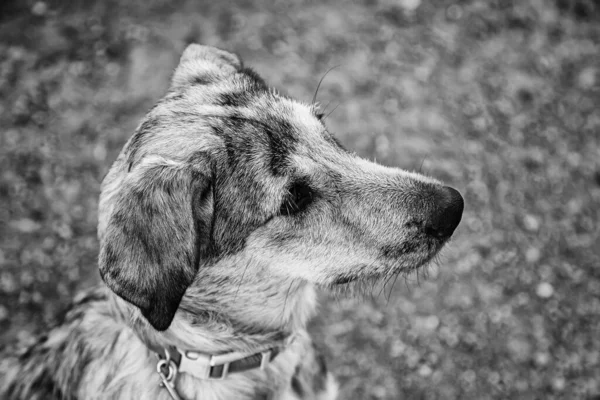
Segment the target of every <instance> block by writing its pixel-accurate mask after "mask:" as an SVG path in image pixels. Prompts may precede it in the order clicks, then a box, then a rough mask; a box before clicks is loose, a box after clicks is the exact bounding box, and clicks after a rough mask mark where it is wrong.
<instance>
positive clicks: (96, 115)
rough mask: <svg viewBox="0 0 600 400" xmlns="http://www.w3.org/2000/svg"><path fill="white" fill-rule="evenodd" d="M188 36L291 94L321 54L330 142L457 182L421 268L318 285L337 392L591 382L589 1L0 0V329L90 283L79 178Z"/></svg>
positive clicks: (131, 117) (15, 332) (429, 394)
mask: <svg viewBox="0 0 600 400" xmlns="http://www.w3.org/2000/svg"><path fill="white" fill-rule="evenodd" d="M192 41H195V42H200V43H204V44H211V45H217V46H220V47H223V48H228V49H230V50H233V51H236V52H238V53H239V54H240V55H241V56H242V57H243V58H244V59H245V60H246V63H247V64H248V65H251V66H253V67H255V69H256V70H257V71H258V72H259V73H260V74H261V75H263V76H264V77H265V78H266V79H267V81H268V82H269V83H270V84H272V85H274V86H276V87H278V88H280V89H282V90H284V91H286V92H287V93H289V94H290V95H292V96H294V97H297V98H300V99H304V100H310V99H311V98H312V95H313V93H314V90H315V88H316V86H317V83H318V81H319V79H320V78H321V77H322V76H323V74H324V73H325V72H326V71H327V70H328V69H329V68H331V67H333V66H338V67H337V68H335V69H334V70H332V71H331V72H330V73H329V74H328V75H327V77H326V78H325V79H324V81H323V84H322V85H321V89H320V90H319V94H318V98H319V100H320V101H321V103H322V104H324V105H327V109H328V110H329V111H328V112H331V114H330V115H329V116H328V118H327V123H328V125H329V127H330V128H331V130H332V131H333V132H335V133H336V134H337V136H338V137H339V138H340V140H341V141H342V142H343V143H344V144H345V145H346V146H347V147H348V148H351V149H355V150H356V151H357V152H358V153H359V154H360V155H362V156H365V157H368V158H375V159H377V161H379V162H381V163H383V164H386V165H397V166H400V167H403V168H407V169H415V170H421V171H423V172H425V173H427V174H430V175H433V176H435V177H438V178H440V179H442V180H445V181H446V182H448V183H449V184H451V185H453V186H455V187H457V188H459V189H460V190H461V192H462V193H463V195H464V197H465V201H466V209H465V214H464V217H463V222H462V224H461V226H460V227H459V229H458V230H457V232H456V234H455V238H454V240H453V241H452V243H451V244H450V246H448V249H447V250H446V251H445V252H444V254H443V255H442V257H441V258H440V259H439V261H438V263H437V265H434V266H432V267H431V268H429V269H428V270H427V271H423V272H422V273H421V274H420V275H419V276H417V275H415V276H412V277H409V278H408V279H406V280H402V281H398V282H396V283H397V284H396V285H393V284H392V283H390V284H389V285H387V286H386V287H382V288H374V289H373V290H370V291H368V292H367V293H366V294H365V295H364V296H361V297H359V298H349V297H347V296H331V295H327V294H322V308H321V311H322V312H321V314H320V316H319V318H318V319H317V320H316V321H314V323H313V324H312V326H311V329H312V331H313V332H314V334H315V336H316V338H317V340H318V341H320V342H322V343H324V344H325V345H326V347H327V348H328V349H329V350H328V351H329V358H330V364H331V368H332V369H333V370H334V371H335V372H336V374H337V376H338V377H339V380H340V383H341V384H342V394H341V396H340V399H351V400H352V399H438V398H439V399H509V398H510V399H555V398H556V399H598V398H600V240H599V239H600V225H599V224H598V221H600V207H599V204H600V143H599V142H600V2H598V1H597V0H587V1H585V0H571V1H569V0H562V1H561V0H558V1H551V0H527V1H525V0H520V1H516V0H515V1H508V0H496V1H484V0H480V1H476V0H463V1H444V0H437V1H434V0H431V1H422V2H421V1H420V0H395V1H392V0H363V1H353V2H344V3H342V2H334V1H304V2H302V1H266V0H265V1H261V0H244V1H238V2H235V3H234V2H230V1H221V2H216V1H215V2H208V1H206V2H199V1H192V0H170V1H166V0H151V1H141V0H130V1H126V0H122V1H115V0H112V1H105V2H100V1H98V0H96V2H89V1H84V0H73V1H71V2H65V1H49V2H47V3H44V2H31V1H29V2H28V1H14V0H13V1H7V0H5V1H4V2H2V3H1V5H0V156H1V157H0V199H1V200H0V201H1V203H0V344H7V343H14V342H15V341H18V342H20V343H21V344H26V343H28V342H29V341H30V340H31V339H32V337H33V335H35V334H36V332H40V331H42V330H43V329H44V326H46V324H48V323H51V322H52V321H53V319H54V318H55V317H56V315H57V314H58V313H59V312H60V311H61V310H62V309H63V308H64V307H65V305H66V304H67V303H68V301H69V299H71V297H72V296H73V294H74V293H75V292H76V291H77V290H79V289H80V288H83V287H88V286H90V285H92V284H93V283H94V282H97V281H98V280H99V278H98V273H97V272H96V271H97V270H96V257H97V252H98V242H97V240H96V236H95V232H96V221H97V202H98V194H99V184H100V181H101V179H102V177H103V176H104V174H105V173H106V172H107V170H108V168H109V166H110V164H111V162H112V161H113V160H114V159H115V157H116V155H117V153H118V151H119V150H120V148H121V147H122V145H123V143H124V142H125V140H126V139H127V138H128V137H129V136H130V135H131V133H132V132H133V130H134V128H135V126H136V125H137V123H138V121H139V119H140V117H141V116H142V115H143V113H144V112H145V111H146V110H147V109H148V108H149V107H150V106H151V105H152V104H153V102H154V101H155V100H156V99H157V98H158V97H159V96H160V95H161V94H162V93H163V92H164V90H165V89H166V85H167V82H168V78H169V75H170V73H171V71H172V70H173V68H174V66H175V65H176V62H177V58H178V56H179V54H180V52H181V50H182V49H183V48H184V46H185V44H186V43H187V42H192ZM425 272H426V273H425Z"/></svg>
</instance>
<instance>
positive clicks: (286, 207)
mask: <svg viewBox="0 0 600 400" xmlns="http://www.w3.org/2000/svg"><path fill="white" fill-rule="evenodd" d="M313 198H314V192H313V190H312V189H311V188H310V186H308V184H307V183H306V182H302V181H300V182H296V183H294V184H293V185H292V187H291V188H290V189H289V193H288V194H287V195H286V196H285V198H284V199H283V203H281V208H280V209H279V213H280V214H281V215H293V214H297V213H299V212H301V211H304V210H305V209H306V207H308V205H309V204H310V203H312V201H313Z"/></svg>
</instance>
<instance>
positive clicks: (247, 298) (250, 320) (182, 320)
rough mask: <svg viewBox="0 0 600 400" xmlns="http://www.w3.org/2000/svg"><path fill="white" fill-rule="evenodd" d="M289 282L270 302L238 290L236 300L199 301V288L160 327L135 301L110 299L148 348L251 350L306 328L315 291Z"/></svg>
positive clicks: (311, 311) (115, 312)
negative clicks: (161, 328)
mask: <svg viewBox="0 0 600 400" xmlns="http://www.w3.org/2000/svg"><path fill="white" fill-rule="evenodd" d="M287 287H289V290H287V291H286V292H285V293H284V294H283V296H284V298H282V299H277V298H274V301H273V304H268V303H261V302H262V300H261V299H260V298H259V299H255V301H256V303H253V301H252V299H251V297H252V294H248V293H243V294H239V301H231V300H230V304H221V305H219V304H216V305H215V304H212V303H210V301H209V302H203V301H202V296H201V294H199V293H194V294H192V295H190V296H187V295H186V296H185V297H184V299H183V300H182V303H181V306H180V309H179V310H178V311H177V314H176V315H175V318H174V319H173V322H172V323H171V326H170V327H169V328H168V329H167V330H166V331H163V332H159V331H157V330H155V329H154V328H152V327H151V326H150V325H149V324H148V322H147V321H146V320H145V318H144V317H143V316H141V313H140V312H139V310H138V309H137V308H136V307H135V306H133V305H131V304H129V303H127V302H126V301H124V300H123V299H121V298H119V297H118V296H116V295H112V296H111V297H112V301H111V304H112V307H113V310H114V314H115V315H116V316H117V318H118V319H120V320H121V321H123V322H124V323H125V324H127V325H129V327H130V328H132V329H133V330H134V331H135V333H136V334H137V336H138V337H139V338H140V339H141V340H142V342H144V343H145V344H146V345H147V346H149V347H151V348H161V347H163V348H166V347H176V348H179V349H184V350H197V351H201V352H203V353H207V354H218V353H223V352H229V351H241V352H249V351H253V350H255V349H257V348H263V347H268V346H270V345H272V344H275V343H281V342H282V341H285V340H286V339H287V338H289V337H290V336H291V335H293V334H298V333H301V332H303V331H304V330H305V329H306V325H307V323H308V320H309V319H310V318H311V317H312V315H313V314H314V310H315V303H316V295H315V290H314V288H313V286H312V285H310V284H308V283H304V282H291V283H290V284H289V285H288V286H287ZM287 287H286V289H287ZM279 290H281V289H279ZM272 296H273V297H274V296H275V294H272ZM191 299H194V300H195V302H193V303H192V302H191ZM209 303H210V304H209ZM236 304H237V307H234V305H236ZM277 306H278V307H277ZM217 310H223V311H217Z"/></svg>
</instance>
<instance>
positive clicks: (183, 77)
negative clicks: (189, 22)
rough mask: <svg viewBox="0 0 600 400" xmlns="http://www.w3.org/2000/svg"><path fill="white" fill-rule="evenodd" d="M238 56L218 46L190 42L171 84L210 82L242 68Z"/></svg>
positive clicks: (174, 85)
mask: <svg viewBox="0 0 600 400" xmlns="http://www.w3.org/2000/svg"><path fill="white" fill-rule="evenodd" d="M242 67H243V65H242V62H241V60H240V59H239V57H238V56H236V55H235V54H233V53H230V52H228V51H225V50H221V49H217V48H216V47H210V46H202V45H199V44H190V45H189V46H188V47H187V48H186V49H185V50H184V52H183V55H182V56H181V60H180V61H179V65H178V66H177V69H175V73H174V74H173V79H172V80H171V85H172V86H173V87H177V86H185V85H187V84H190V83H191V84H210V83H213V82H215V81H217V80H218V79H220V78H222V77H223V76H227V75H230V74H233V73H235V72H236V71H239V70H240V69H242Z"/></svg>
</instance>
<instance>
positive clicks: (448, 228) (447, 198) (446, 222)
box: [424, 186, 465, 238]
mask: <svg viewBox="0 0 600 400" xmlns="http://www.w3.org/2000/svg"><path fill="white" fill-rule="evenodd" d="M464 206H465V203H464V200H463V198H462V196H461V195H460V193H459V192H458V190H456V189H454V188H451V187H450V186H444V187H443V188H442V189H441V191H440V194H439V200H438V203H437V205H436V208H435V211H434V212H433V213H432V214H431V216H430V217H429V218H428V220H426V221H425V226H424V228H425V233H426V234H428V235H431V236H435V237H438V238H448V237H450V236H451V235H452V233H453V232H454V230H455V229H456V227H457V226H458V224H459V222H460V219H461V217H462V213H463V209H464Z"/></svg>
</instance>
